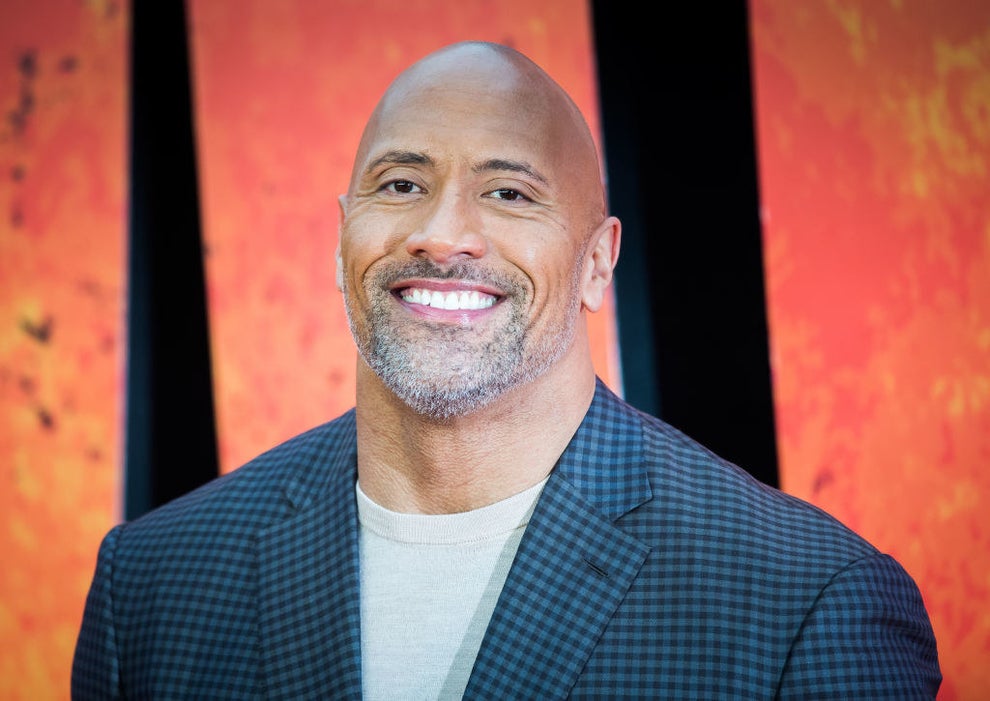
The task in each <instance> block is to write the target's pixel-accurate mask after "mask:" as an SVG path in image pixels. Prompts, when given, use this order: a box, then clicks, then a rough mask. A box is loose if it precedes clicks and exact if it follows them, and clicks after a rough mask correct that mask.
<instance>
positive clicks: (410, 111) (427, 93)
mask: <svg viewBox="0 0 990 701" xmlns="http://www.w3.org/2000/svg"><path fill="white" fill-rule="evenodd" d="M495 68H496V67H494V66H485V67H484V69H483V70H474V71H471V72H470V73H469V74H463V73H455V72H450V71H448V72H444V73H440V74H432V75H430V76H428V77H417V76H412V77H410V78H408V79H407V80H405V81H404V82H402V83H400V84H398V85H395V86H393V87H392V89H391V90H390V91H389V93H388V94H387V95H386V97H385V98H383V100H382V102H381V103H380V104H379V106H378V108H377V110H376V112H375V115H374V117H373V118H372V120H371V121H370V122H369V125H368V129H367V131H366V133H365V135H364V139H363V140H362V147H361V158H360V159H359V160H360V161H361V163H360V165H359V169H361V170H364V169H366V168H367V167H368V165H369V164H371V163H373V162H375V161H376V160H377V159H379V158H380V157H381V155H382V154H383V153H387V152H390V151H409V152H422V153H426V154H429V155H430V157H431V158H433V159H434V160H435V161H437V162H442V161H446V160H449V159H458V160H464V161H468V162H473V161H474V162H476V161H487V160H491V159H497V158H504V159H506V160H511V161H525V162H531V163H536V162H539V163H540V164H541V166H542V168H547V169H549V168H552V167H553V166H554V164H555V163H556V162H558V161H559V160H560V155H559V152H560V151H561V150H562V147H563V141H562V139H561V138H560V134H559V133H558V132H559V126H558V124H559V121H558V120H555V119H554V117H555V115H554V114H553V107H552V105H551V103H550V100H549V99H548V97H547V95H546V94H545V91H540V90H539V89H537V86H536V85H535V84H534V83H533V81H532V80H530V79H528V78H526V77H525V76H522V75H519V74H518V73H517V72H515V71H513V70H511V69H505V68H504V67H503V68H502V69H501V70H496V69H495ZM558 116H559V115H558Z"/></svg>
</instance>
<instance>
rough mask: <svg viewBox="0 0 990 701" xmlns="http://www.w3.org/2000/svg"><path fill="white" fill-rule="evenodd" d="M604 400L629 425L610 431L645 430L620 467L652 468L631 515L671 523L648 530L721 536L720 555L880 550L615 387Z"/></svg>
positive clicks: (826, 556) (821, 559) (822, 559)
mask: <svg viewBox="0 0 990 701" xmlns="http://www.w3.org/2000/svg"><path fill="white" fill-rule="evenodd" d="M609 394H611V393H609ZM596 401H598V400H597V399H596ZM602 402H603V403H604V404H605V405H606V406H607V412H608V413H609V414H611V415H612V417H613V418H612V420H611V421H610V422H609V423H611V424H612V425H613V426H621V427H622V428H621V429H615V428H612V429H610V430H609V434H610V435H613V434H615V433H616V432H617V430H618V432H620V433H621V432H626V433H631V434H634V435H636V436H638V441H637V445H636V449H635V451H632V453H631V455H630V457H632V455H635V458H634V459H631V460H629V461H628V462H626V463H625V464H624V465H621V466H616V469H622V470H641V471H645V473H646V475H647V476H648V479H649V482H650V486H651V490H652V498H651V499H650V500H649V502H647V503H646V504H644V505H643V506H642V507H641V509H640V510H641V511H642V513H640V514H639V515H636V514H630V517H631V519H630V520H631V521H632V522H635V521H636V520H637V518H638V519H644V518H645V519H646V520H647V521H649V520H650V519H651V518H656V517H662V519H663V521H664V523H665V530H664V532H663V534H662V535H661V534H659V533H658V532H655V531H654V532H653V535H652V536H650V535H649V534H650V531H647V532H644V533H643V537H645V538H647V539H651V538H652V539H653V540H654V541H656V538H658V537H662V538H663V541H664V542H665V543H670V542H671V540H672V539H682V540H683V541H684V542H693V543H697V542H699V540H706V541H707V542H710V543H717V544H718V548H719V549H720V550H721V552H720V553H719V554H720V556H724V555H726V554H729V553H731V554H733V556H734V557H735V558H740V559H744V558H747V557H751V558H754V559H757V560H759V561H767V560H768V559H769V558H771V557H774V558H780V560H781V561H783V560H787V561H788V563H789V565H790V566H793V565H795V564H798V563H807V564H808V565H809V566H815V567H823V568H825V569H829V568H832V569H837V568H841V567H843V566H845V565H847V564H849V563H851V562H854V561H855V560H858V559H860V558H865V557H870V556H874V555H878V554H879V553H878V551H877V549H876V548H875V547H874V546H873V545H872V544H871V543H869V542H868V541H867V540H865V539H864V538H863V537H861V536H860V535H859V534H857V533H856V532H854V531H853V530H852V529H850V528H849V527H847V526H846V525H845V524H843V523H842V522H840V521H839V520H838V519H836V518H835V517H834V516H832V515H831V514H829V513H827V512H826V511H824V510H823V509H821V508H819V507H818V506H815V505H813V504H811V503H809V502H807V501H804V500H802V499H799V498H797V497H795V496H793V495H790V494H787V493H785V492H783V491H782V490H780V489H778V488H776V487H773V486H770V485H767V484H764V483H762V482H760V481H759V480H757V479H756V478H755V477H753V476H752V475H751V474H750V473H749V472H747V471H746V470H744V469H743V468H742V467H740V466H738V465H735V464H734V463H732V462H730V461H728V460H725V459H723V458H722V457H720V456H719V455H717V454H715V453H714V452H712V451H711V450H709V449H708V448H707V447H705V446H704V445H702V444H700V443H699V442H698V441H696V440H694V439H693V438H691V437H689V436H688V435H686V434H685V433H683V432H682V431H680V430H678V429H676V428H675V427H673V426H671V425H669V424H667V423H665V422H664V421H662V420H660V419H658V418H656V417H654V416H650V415H648V414H645V413H643V412H641V411H639V410H637V409H635V408H634V407H632V406H630V405H629V404H627V403H626V402H624V401H622V400H621V399H619V398H618V397H616V396H614V395H611V396H606V397H604V398H603V399H602ZM627 451H628V448H627ZM651 514H652V516H649V515H651ZM771 554H772V555H771Z"/></svg>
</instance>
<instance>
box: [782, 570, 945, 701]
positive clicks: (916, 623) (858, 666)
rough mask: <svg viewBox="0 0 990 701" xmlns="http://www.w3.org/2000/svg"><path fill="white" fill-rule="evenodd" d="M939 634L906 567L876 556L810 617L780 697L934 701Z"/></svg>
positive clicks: (841, 576) (833, 589)
mask: <svg viewBox="0 0 990 701" xmlns="http://www.w3.org/2000/svg"><path fill="white" fill-rule="evenodd" d="M941 681H942V674H941V672H940V670H939V664H938V653H937V649H936V643H935V634H934V631H933V630H932V626H931V622H930V621H929V618H928V613H927V612H926V610H925V605H924V602H923V601H922V597H921V592H920V591H919V590H918V587H917V585H916V584H915V582H914V580H913V579H911V577H910V575H909V574H908V573H907V572H906V571H905V570H904V568H903V567H901V565H900V564H899V563H897V561H895V560H894V559H893V558H891V557H890V556H888V555H882V554H877V555H873V556H870V557H867V558H864V559H862V560H858V561H856V562H854V563H852V564H851V565H850V566H848V567H846V568H845V569H843V570H841V571H840V572H838V573H837V574H836V575H835V576H834V577H833V578H832V580H831V581H830V582H829V583H828V585H827V586H826V587H825V588H824V589H823V590H822V592H821V594H820V595H819V596H818V599H817V600H816V602H815V605H814V606H813V607H812V609H811V610H810V611H809V613H808V616H807V617H806V618H805V620H804V623H803V624H802V626H801V630H800V631H799V632H798V635H797V637H796V638H795V640H794V643H793V645H792V648H791V653H790V656H789V659H788V662H787V665H786V667H785V670H784V674H783V676H782V678H781V686H780V689H779V694H778V698H780V699H812V698H815V699H881V698H884V699H900V700H903V701H910V700H912V699H934V698H935V697H936V694H937V692H938V689H939V686H940V685H941Z"/></svg>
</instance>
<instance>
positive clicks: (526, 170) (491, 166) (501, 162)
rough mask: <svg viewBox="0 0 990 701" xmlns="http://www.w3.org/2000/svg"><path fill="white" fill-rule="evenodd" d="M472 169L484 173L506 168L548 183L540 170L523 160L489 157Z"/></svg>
mask: <svg viewBox="0 0 990 701" xmlns="http://www.w3.org/2000/svg"><path fill="white" fill-rule="evenodd" d="M472 170H473V171H474V172H475V173H484V172H488V171H493V170H507V171H510V172H513V173H522V174H523V175H528V176H530V177H532V178H535V179H536V180H539V181H540V182H541V183H543V184H549V183H548V181H547V179H546V178H545V177H544V176H543V174H542V173H540V171H538V170H536V168H534V167H533V166H531V165H530V164H529V163H526V162H525V161H513V160H509V159H507V158H489V159H488V160H487V161H482V162H481V163H479V164H478V165H476V166H474V168H472Z"/></svg>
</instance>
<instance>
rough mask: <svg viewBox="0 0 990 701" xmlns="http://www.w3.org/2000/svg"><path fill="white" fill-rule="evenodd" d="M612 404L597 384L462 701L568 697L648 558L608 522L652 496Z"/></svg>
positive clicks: (637, 445) (637, 442)
mask: <svg viewBox="0 0 990 701" xmlns="http://www.w3.org/2000/svg"><path fill="white" fill-rule="evenodd" d="M616 400H617V398H615V397H614V395H612V393H611V392H609V391H608V390H607V389H606V388H605V387H604V385H601V383H599V388H598V392H597V393H596V397H595V400H594V402H593V403H592V407H591V409H590V410H589V412H588V415H587V417H586V418H585V420H584V422H583V423H582V425H581V427H580V428H579V429H578V431H577V433H576V434H575V437H574V439H573V440H572V441H571V443H570V445H569V447H568V448H567V450H566V451H565V452H564V454H563V455H562V456H561V458H560V461H559V462H558V465H557V467H556V469H555V470H554V473H553V474H552V475H551V477H550V479H549V480H548V481H547V485H546V487H545V488H544V490H543V494H542V495H541V497H540V500H539V502H538V503H537V506H536V509H535V510H534V512H533V516H532V518H531V519H530V522H529V525H528V526H527V528H526V533H525V535H524V536H523V539H522V542H520V544H519V550H518V551H517V553H516V558H515V561H514V562H513V565H512V569H511V570H510V571H509V576H508V578H507V580H506V583H505V587H504V588H503V590H502V594H501V596H500V598H499V601H498V605H497V606H496V607H495V611H494V613H493V614H492V619H491V621H490V623H489V626H488V630H487V632H486V634H485V638H484V641H483V642H482V645H481V649H480V650H479V652H478V657H477V660H476V662H475V666H474V670H473V672H472V675H471V679H470V681H469V683H468V687H467V690H466V691H465V695H464V698H466V699H468V698H505V699H508V698H539V699H541V700H542V699H553V698H563V697H566V696H567V694H568V693H569V690H570V689H571V687H572V686H573V685H574V683H575V682H576V680H577V678H578V675H579V674H580V672H581V670H582V669H583V667H584V665H585V662H586V660H587V659H588V657H589V655H590V654H591V652H592V650H593V649H594V646H595V644H596V642H597V641H598V639H599V638H600V636H601V634H602V631H603V630H604V628H605V626H606V625H607V624H608V622H609V620H610V619H611V617H612V614H613V612H614V611H615V609H616V607H617V606H618V605H619V603H620V602H621V601H622V599H623V596H624V595H625V593H626V591H627V590H628V589H629V587H630V585H631V584H632V581H633V579H634V578H635V576H636V574H637V573H638V572H639V569H640V567H641V566H642V564H643V562H644V561H645V560H646V557H647V555H648V554H649V552H650V547H649V546H647V545H646V544H644V543H643V542H641V541H640V540H638V539H636V538H635V537H633V536H631V535H629V534H627V533H625V532H623V531H622V530H621V529H619V528H618V527H617V526H616V525H615V523H614V521H615V519H617V518H618V517H619V516H621V515H622V514H624V513H627V512H628V511H630V510H631V509H633V508H635V507H636V506H638V505H640V504H642V503H643V502H645V501H647V500H649V499H650V498H651V490H650V485H649V482H648V479H647V477H646V475H645V474H644V473H642V472H641V471H638V468H637V467H636V466H637V465H638V464H640V463H639V460H638V459H637V458H638V456H639V453H640V452H641V450H642V446H641V442H642V437H641V433H640V429H639V426H638V425H637V424H636V423H635V422H634V421H632V420H631V418H630V417H628V416H623V413H624V412H625V411H626V409H624V408H623V407H622V406H621V405H620V404H619V403H618V402H617V401H616ZM630 465H632V466H633V468H632V469H630V467H629V466H630ZM619 466H623V469H621V470H620V469H618V467H619Z"/></svg>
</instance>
